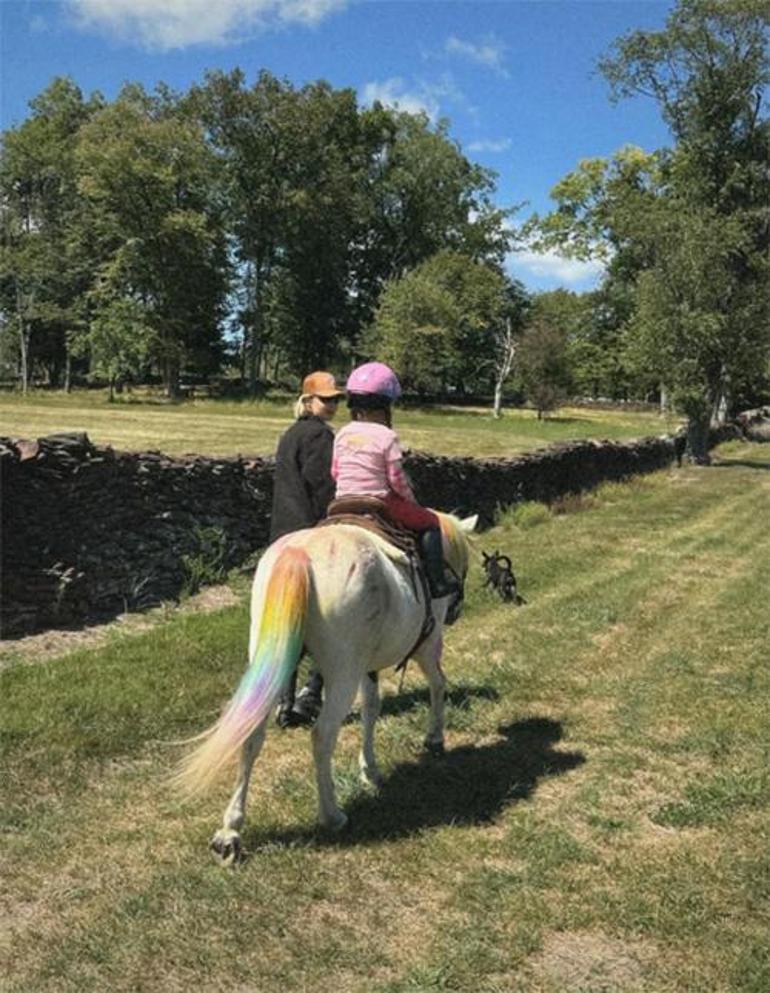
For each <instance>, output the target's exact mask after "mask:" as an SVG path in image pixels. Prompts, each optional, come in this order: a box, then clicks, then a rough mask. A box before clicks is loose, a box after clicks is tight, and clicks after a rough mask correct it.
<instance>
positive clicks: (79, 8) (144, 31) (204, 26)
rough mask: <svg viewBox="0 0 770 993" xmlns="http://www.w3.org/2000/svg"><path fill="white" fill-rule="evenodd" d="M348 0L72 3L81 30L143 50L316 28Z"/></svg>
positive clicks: (72, 0)
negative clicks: (292, 28)
mask: <svg viewBox="0 0 770 993" xmlns="http://www.w3.org/2000/svg"><path fill="white" fill-rule="evenodd" d="M347 2H348V0H70V7H71V9H72V11H73V13H74V15H75V18H76V21H77V23H78V25H79V26H80V27H84V28H89V29H92V30H96V31H98V32H101V33H104V34H109V35H113V36H115V37H118V38H120V39H122V40H124V41H128V42H132V43H135V44H139V45H141V46H142V47H144V48H149V49H156V50H160V51H168V50H169V49H173V48H185V47H187V46H188V45H200V44H214V45H224V44H228V43H232V42H237V41H240V40H241V39H242V38H243V37H244V36H246V37H248V35H249V34H250V33H253V32H254V31H256V30H265V29H268V28H271V27H276V26H280V25H282V24H289V23H298V24H308V25H312V24H317V23H318V22H319V21H321V20H323V18H324V17H326V16H327V15H328V14H330V13H332V12H333V11H335V10H338V9H340V8H341V7H344V6H346V4H347Z"/></svg>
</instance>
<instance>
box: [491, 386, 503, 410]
mask: <svg viewBox="0 0 770 993" xmlns="http://www.w3.org/2000/svg"><path fill="white" fill-rule="evenodd" d="M502 404H503V384H502V383H501V382H500V380H498V381H497V382H496V383H495V402H494V405H493V407H492V416H493V417H499V416H500V408H501V407H502Z"/></svg>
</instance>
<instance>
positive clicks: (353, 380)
mask: <svg viewBox="0 0 770 993" xmlns="http://www.w3.org/2000/svg"><path fill="white" fill-rule="evenodd" d="M345 388H346V389H347V391H348V393H369V394H376V395H377V396H384V397H387V398H388V400H390V401H394V400H398V398H399V397H400V396H401V383H399V381H398V376H397V375H396V374H395V372H393V370H392V369H391V368H390V366H389V365H385V363H384V362H365V363H364V364H363V365H360V366H358V368H357V369H354V370H353V371H352V372H351V374H350V375H349V376H348V381H347V383H346V384H345Z"/></svg>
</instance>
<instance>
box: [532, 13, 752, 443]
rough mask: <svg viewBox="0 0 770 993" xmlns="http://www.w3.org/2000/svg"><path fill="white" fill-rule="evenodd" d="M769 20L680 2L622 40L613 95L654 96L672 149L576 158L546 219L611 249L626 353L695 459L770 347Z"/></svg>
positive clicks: (568, 244)
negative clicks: (651, 27) (663, 402)
mask: <svg viewBox="0 0 770 993" xmlns="http://www.w3.org/2000/svg"><path fill="white" fill-rule="evenodd" d="M769 25H770V13H769V12H768V8H767V5H766V4H765V3H761V2H758V0H680V2H679V3H678V4H677V6H676V7H675V9H674V10H673V12H672V13H671V15H670V17H669V20H668V22H667V24H666V27H665V29H664V30H662V31H659V32H646V31H636V32H632V33H631V34H629V35H627V36H625V37H624V38H621V39H620V40H619V41H618V42H617V43H616V45H615V48H614V51H613V53H612V54H611V55H610V56H608V57H607V58H605V59H604V60H603V61H602V63H601V69H602V71H603V72H604V74H605V76H606V77H607V78H608V80H609V81H610V84H611V86H612V90H613V95H614V96H615V97H616V98H620V97H625V96H630V95H634V94H643V95H646V96H650V97H652V98H653V99H655V100H656V101H657V103H658V105H659V107H660V109H661V112H662V114H663V116H664V119H665V120H666V122H667V123H668V124H669V126H670V128H671V131H672V134H673V137H674V139H675V146H674V147H673V148H672V149H669V150H661V151H659V152H657V153H654V154H652V155H646V154H645V153H642V152H641V151H639V150H634V149H629V150H625V151H623V152H621V153H618V154H617V155H616V156H615V157H614V159H613V160H612V161H611V162H605V161H602V160H590V161H588V162H584V163H581V165H580V167H579V169H578V170H577V171H576V172H575V173H572V174H570V176H568V177H566V178H565V180H563V181H562V182H561V183H560V184H559V185H558V186H557V187H556V189H555V190H554V195H555V197H556V199H557V201H558V209H557V211H556V212H555V213H554V214H552V215H550V216H549V217H548V218H545V219H543V220H542V221H538V224H539V229H540V232H541V235H542V243H543V244H545V245H549V244H559V245H560V246H561V247H562V249H563V250H565V251H568V252H573V253H575V254H582V255H586V254H589V253H596V252H603V253H604V255H605V257H612V263H611V276H613V275H615V276H617V275H618V274H622V278H623V279H625V280H626V283H627V285H628V286H630V287H631V292H632V296H633V308H632V315H631V316H630V317H629V319H628V322H627V324H626V331H627V340H628V347H629V352H628V354H629V357H630V358H632V359H633V360H634V361H635V363H636V367H637V369H638V368H640V367H646V368H647V369H648V370H651V371H654V372H655V373H656V374H657V375H658V376H659V377H660V380H661V381H662V382H664V383H665V384H666V386H667V387H668V388H669V389H670V390H671V394H672V397H673V399H674V401H675V402H676V403H677V405H678V406H679V407H680V409H682V410H683V412H684V413H685V414H686V415H687V418H688V441H687V454H688V456H689V457H690V458H691V459H692V460H693V461H696V462H707V461H708V449H707V437H708V427H709V421H710V419H711V416H712V414H713V411H714V409H715V408H716V407H717V406H718V405H719V403H720V400H721V398H722V397H724V395H725V393H726V392H728V391H731V390H736V389H740V388H744V387H745V385H746V384H747V382H749V381H750V380H751V379H752V377H753V376H755V375H756V373H757V372H758V371H759V370H760V369H762V368H763V367H764V365H765V361H764V359H763V357H764V356H766V355H767V354H768V350H770V313H769V307H770V304H769V303H768V301H770V270H769V267H768V249H770V172H768V169H767V162H768V160H769V159H770V122H769V121H768V119H767V117H766V116H763V115H762V104H763V97H764V92H765V88H766V86H767V84H768V82H770V55H769V54H768V46H767V41H768V26H769ZM600 244H601V247H599V245H600ZM613 253H614V256H613Z"/></svg>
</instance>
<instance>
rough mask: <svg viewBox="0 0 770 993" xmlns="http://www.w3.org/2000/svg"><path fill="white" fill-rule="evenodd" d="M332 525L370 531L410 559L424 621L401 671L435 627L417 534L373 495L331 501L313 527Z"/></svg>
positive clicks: (414, 586)
mask: <svg viewBox="0 0 770 993" xmlns="http://www.w3.org/2000/svg"><path fill="white" fill-rule="evenodd" d="M335 524H353V525H355V527H359V528H363V529H364V530H365V531H371V532H372V533H373V534H376V535H378V536H379V537H380V538H383V539H384V540H385V541H387V542H389V543H390V544H391V545H393V546H394V547H395V548H397V549H398V550H399V551H401V552H404V554H405V555H406V556H407V558H408V560H409V565H410V568H411V579H412V587H413V589H414V595H415V599H418V585H417V584H418V583H419V588H420V590H421V591H422V599H423V603H424V604H425V619H424V620H423V623H422V629H421V630H420V634H419V635H418V638H417V641H416V642H415V644H414V646H413V647H412V648H411V650H410V651H409V652H408V653H407V656H406V658H405V659H404V660H403V661H402V662H400V663H399V664H398V665H397V666H396V670H399V669H403V668H404V667H405V666H406V663H407V661H408V660H409V657H410V656H411V655H413V654H414V652H416V651H417V649H418V648H419V647H420V645H421V644H422V643H423V642H424V641H425V639H426V638H427V637H428V635H430V633H431V631H432V630H433V628H434V627H435V624H436V621H435V618H434V617H433V610H432V608H431V595H430V588H429V586H428V578H427V576H426V575H425V568H424V566H423V564H422V559H421V557H420V552H419V547H418V544H417V535H416V534H415V532H414V531H409V530H407V529H406V528H403V527H401V525H400V524H397V523H396V522H395V521H394V520H393V518H392V517H391V516H390V514H389V513H388V508H387V505H386V504H385V503H384V501H382V500H380V499H379V498H378V497H373V496H354V497H339V498H338V499H336V500H332V502H331V503H330V504H329V507H328V510H327V511H326V517H324V518H323V519H322V520H320V521H319V522H318V523H317V524H316V525H315V526H316V527H317V528H322V527H329V526H333V525H335Z"/></svg>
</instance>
